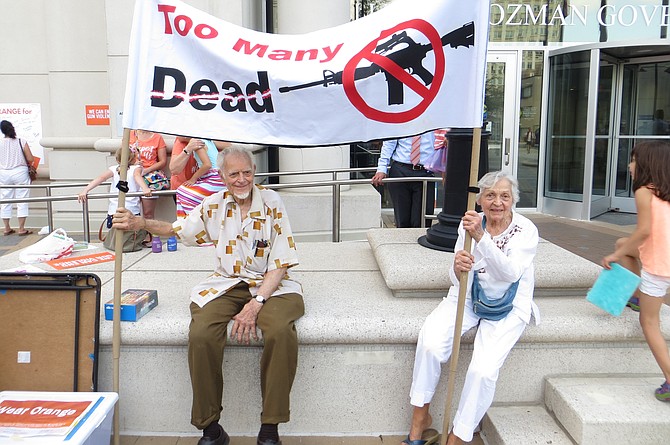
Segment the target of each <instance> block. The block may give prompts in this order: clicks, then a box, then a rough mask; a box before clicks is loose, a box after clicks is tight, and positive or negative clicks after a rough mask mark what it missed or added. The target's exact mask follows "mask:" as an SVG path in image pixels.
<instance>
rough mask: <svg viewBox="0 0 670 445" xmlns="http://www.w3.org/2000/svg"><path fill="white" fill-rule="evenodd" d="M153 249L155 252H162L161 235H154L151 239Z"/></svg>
mask: <svg viewBox="0 0 670 445" xmlns="http://www.w3.org/2000/svg"><path fill="white" fill-rule="evenodd" d="M151 251H152V252H153V253H161V252H162V251H163V243H162V242H161V238H160V236H154V237H153V238H152V239H151Z"/></svg>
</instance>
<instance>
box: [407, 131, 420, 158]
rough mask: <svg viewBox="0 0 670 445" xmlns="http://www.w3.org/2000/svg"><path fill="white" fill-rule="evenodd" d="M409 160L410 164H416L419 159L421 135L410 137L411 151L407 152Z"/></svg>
mask: <svg viewBox="0 0 670 445" xmlns="http://www.w3.org/2000/svg"><path fill="white" fill-rule="evenodd" d="M409 160H410V161H411V162H412V165H417V164H419V162H420V161H421V136H414V137H413V138H412V151H410V153H409Z"/></svg>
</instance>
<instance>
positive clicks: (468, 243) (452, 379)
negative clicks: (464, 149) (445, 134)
mask: <svg viewBox="0 0 670 445" xmlns="http://www.w3.org/2000/svg"><path fill="white" fill-rule="evenodd" d="M481 139H482V129H481V128H475V129H474V130H473V131H472V154H471V157H470V181H469V188H468V208H467V210H474V209H475V200H476V198H477V193H476V192H475V190H476V187H477V180H478V178H477V176H478V172H479V150H480V147H481ZM471 247H472V237H471V236H470V234H469V233H468V232H465V244H464V246H463V250H465V251H466V252H470V249H471ZM467 288H468V274H467V273H461V276H460V277H459V288H458V305H457V309H456V324H455V325H454V345H453V347H452V350H451V360H450V361H449V380H448V382H447V400H446V401H445V403H444V421H443V423H442V437H441V438H440V444H441V445H445V444H446V443H447V437H448V436H449V431H450V430H451V401H452V400H453V399H454V386H455V383H456V368H457V367H458V354H459V353H460V350H461V329H462V328H463V312H464V311H465V295H466V292H467Z"/></svg>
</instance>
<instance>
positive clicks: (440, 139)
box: [433, 130, 447, 150]
mask: <svg viewBox="0 0 670 445" xmlns="http://www.w3.org/2000/svg"><path fill="white" fill-rule="evenodd" d="M434 133H435V143H434V144H433V148H434V149H435V150H439V149H440V148H442V147H444V144H445V142H446V139H447V130H435V132H434Z"/></svg>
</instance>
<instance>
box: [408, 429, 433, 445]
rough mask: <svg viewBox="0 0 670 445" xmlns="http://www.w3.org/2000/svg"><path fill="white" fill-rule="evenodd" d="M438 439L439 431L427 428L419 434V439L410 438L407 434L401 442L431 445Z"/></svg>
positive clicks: (411, 444)
mask: <svg viewBox="0 0 670 445" xmlns="http://www.w3.org/2000/svg"><path fill="white" fill-rule="evenodd" d="M438 440H440V433H438V432H437V430H434V429H433V428H428V429H427V430H424V431H423V433H422V434H421V439H416V440H410V439H409V434H408V435H407V438H406V439H405V440H403V441H402V443H404V444H405V445H432V444H434V443H437V442H438Z"/></svg>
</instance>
